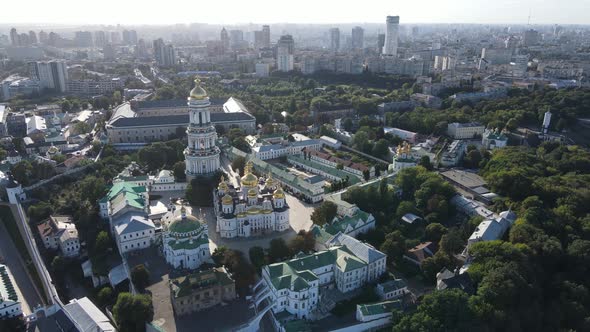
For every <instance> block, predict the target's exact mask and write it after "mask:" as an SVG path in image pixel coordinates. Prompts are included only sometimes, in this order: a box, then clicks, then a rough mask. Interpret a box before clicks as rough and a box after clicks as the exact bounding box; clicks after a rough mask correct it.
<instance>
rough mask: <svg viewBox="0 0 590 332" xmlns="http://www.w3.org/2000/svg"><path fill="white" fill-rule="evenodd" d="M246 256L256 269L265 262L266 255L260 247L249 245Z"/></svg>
mask: <svg viewBox="0 0 590 332" xmlns="http://www.w3.org/2000/svg"><path fill="white" fill-rule="evenodd" d="M248 256H249V257H250V262H251V263H252V265H254V267H255V268H256V270H257V271H259V270H260V268H262V267H263V266H264V265H265V264H266V256H265V254H264V249H262V247H250V249H249V250H248Z"/></svg>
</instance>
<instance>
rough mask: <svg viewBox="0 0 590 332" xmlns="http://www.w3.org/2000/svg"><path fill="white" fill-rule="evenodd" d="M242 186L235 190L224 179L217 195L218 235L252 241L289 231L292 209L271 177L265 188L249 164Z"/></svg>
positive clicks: (214, 198)
mask: <svg viewBox="0 0 590 332" xmlns="http://www.w3.org/2000/svg"><path fill="white" fill-rule="evenodd" d="M244 173H245V174H244V176H243V177H242V179H241V183H242V186H241V187H240V188H233V187H231V186H229V185H228V184H227V182H225V180H224V179H222V181H221V182H220V183H219V186H218V188H217V190H216V192H215V194H214V197H213V202H214V206H215V213H216V215H217V227H216V231H217V232H218V233H219V235H220V236H221V237H224V238H233V237H249V236H253V235H261V234H265V233H270V232H282V231H285V230H287V229H289V206H288V205H287V203H286V201H285V193H284V192H283V189H281V187H280V184H279V183H278V182H277V181H275V180H274V179H273V178H272V175H271V174H269V175H268V177H267V178H266V181H265V183H264V186H261V185H259V179H258V178H257V177H256V176H255V175H254V174H252V164H251V163H248V164H247V165H246V168H245V169H244Z"/></svg>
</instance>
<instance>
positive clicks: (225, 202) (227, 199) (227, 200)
mask: <svg viewBox="0 0 590 332" xmlns="http://www.w3.org/2000/svg"><path fill="white" fill-rule="evenodd" d="M233 201H234V199H233V198H232V197H231V196H230V195H228V194H225V195H224V196H223V197H222V198H221V203H222V204H223V205H230V204H231V203H233Z"/></svg>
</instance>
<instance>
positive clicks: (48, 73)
mask: <svg viewBox="0 0 590 332" xmlns="http://www.w3.org/2000/svg"><path fill="white" fill-rule="evenodd" d="M28 68H29V74H30V76H31V78H32V79H36V80H38V81H39V82H40V85H41V87H42V88H45V89H52V90H55V91H58V92H65V91H66V84H67V82H68V67H67V66H66V62H65V61H63V60H53V61H43V62H41V61H37V62H29V63H28Z"/></svg>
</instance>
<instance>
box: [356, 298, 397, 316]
mask: <svg viewBox="0 0 590 332" xmlns="http://www.w3.org/2000/svg"><path fill="white" fill-rule="evenodd" d="M359 307H360V310H361V312H362V314H363V315H365V316H372V315H381V314H385V313H390V312H392V311H393V309H397V310H403V305H402V301H401V300H394V301H384V302H378V303H372V304H362V305H359Z"/></svg>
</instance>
